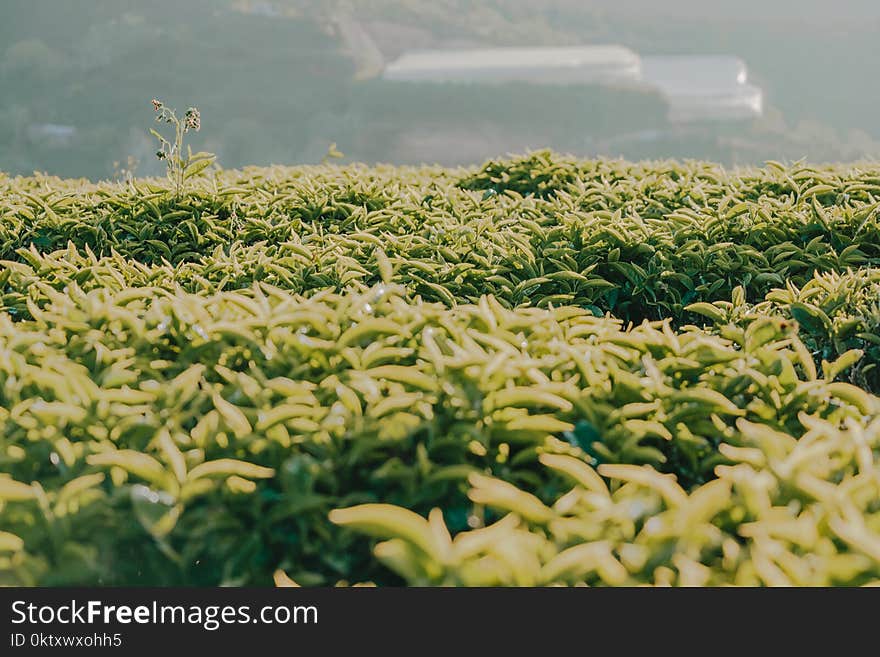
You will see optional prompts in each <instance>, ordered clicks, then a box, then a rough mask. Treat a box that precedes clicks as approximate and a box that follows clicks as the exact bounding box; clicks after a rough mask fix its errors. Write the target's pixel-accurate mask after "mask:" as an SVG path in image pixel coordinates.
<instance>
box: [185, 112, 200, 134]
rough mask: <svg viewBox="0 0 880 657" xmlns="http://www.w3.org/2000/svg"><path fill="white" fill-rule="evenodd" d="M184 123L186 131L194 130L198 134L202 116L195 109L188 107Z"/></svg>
mask: <svg viewBox="0 0 880 657" xmlns="http://www.w3.org/2000/svg"><path fill="white" fill-rule="evenodd" d="M184 120H185V122H186V129H187V130H195V131H196V132H198V131H199V130H201V128H202V115H201V114H200V113H199V110H197V109H196V108H195V107H190V108H189V109H188V110H186V116H185V118H184Z"/></svg>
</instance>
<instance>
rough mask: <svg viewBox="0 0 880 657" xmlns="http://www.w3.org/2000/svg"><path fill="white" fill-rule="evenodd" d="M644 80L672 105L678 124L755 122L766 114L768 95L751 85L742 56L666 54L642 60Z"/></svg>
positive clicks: (671, 111) (674, 117)
mask: <svg viewBox="0 0 880 657" xmlns="http://www.w3.org/2000/svg"><path fill="white" fill-rule="evenodd" d="M641 70H642V80H643V82H644V84H645V85H647V86H648V87H651V88H653V89H656V90H657V91H658V92H659V93H660V94H661V95H662V96H663V97H664V98H665V99H666V102H667V104H668V105H669V119H670V120H671V121H676V122H686V121H711V120H735V119H751V118H756V117H759V116H761V114H762V113H763V105H764V98H763V96H764V94H763V92H762V90H761V88H760V87H757V86H755V85H753V84H749V81H748V69H747V67H746V64H745V62H744V61H743V60H742V59H740V58H739V57H733V56H723V55H664V56H652V57H642V66H641Z"/></svg>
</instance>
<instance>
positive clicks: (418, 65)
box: [382, 45, 764, 123]
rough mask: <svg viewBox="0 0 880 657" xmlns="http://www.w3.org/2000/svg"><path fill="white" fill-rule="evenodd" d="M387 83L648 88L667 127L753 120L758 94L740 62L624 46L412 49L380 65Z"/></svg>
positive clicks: (760, 110) (759, 110)
mask: <svg viewBox="0 0 880 657" xmlns="http://www.w3.org/2000/svg"><path fill="white" fill-rule="evenodd" d="M382 77H383V78H384V79H386V80H396V81H401V82H425V83H431V82H458V83H468V82H471V83H478V84H493V83H505V82H527V83H534V84H539V83H546V84H563V85H576V84H609V85H625V86H633V87H641V88H647V89H651V90H653V91H655V92H657V93H658V94H660V96H661V97H662V98H663V99H664V100H665V101H666V103H667V105H668V107H669V115H668V117H669V120H670V121H672V122H676V123H680V122H693V121H729V120H739V119H751V118H756V117H760V116H761V115H762V113H763V103H764V98H763V95H764V94H763V91H762V90H761V88H760V87H758V86H756V85H753V84H750V83H749V81H748V70H747V68H746V64H745V62H744V61H743V60H742V59H740V58H739V57H735V56H726V55H662V56H645V57H641V56H639V55H638V54H637V53H635V52H633V51H632V50H630V49H628V48H625V47H623V46H615V45H610V46H573V47H535V48H483V49H470V50H419V51H411V52H407V53H404V54H403V55H401V56H400V57H399V58H398V59H397V60H395V61H393V62H391V63H389V64H387V65H386V66H385V70H384V72H383V73H382Z"/></svg>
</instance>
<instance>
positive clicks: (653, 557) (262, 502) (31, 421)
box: [0, 101, 880, 585]
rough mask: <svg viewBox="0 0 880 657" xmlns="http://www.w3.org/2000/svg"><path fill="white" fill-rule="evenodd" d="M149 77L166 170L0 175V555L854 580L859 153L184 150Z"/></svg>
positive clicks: (346, 568) (864, 216) (868, 323)
mask: <svg viewBox="0 0 880 657" xmlns="http://www.w3.org/2000/svg"><path fill="white" fill-rule="evenodd" d="M157 103H158V101H157ZM156 109H157V117H158V118H160V119H161V120H162V121H163V122H165V125H170V126H173V127H174V130H175V133H176V135H175V138H174V141H173V142H172V141H171V140H170V139H169V140H167V141H164V142H163V141H160V146H161V150H160V151H159V152H160V153H163V154H165V155H166V156H167V164H168V166H169V178H170V179H171V181H172V185H171V193H169V189H168V186H167V185H162V184H157V182H156V181H155V180H143V179H136V178H131V179H129V180H127V181H125V182H121V183H115V184H114V183H110V182H104V183H95V184H93V183H88V182H84V181H82V180H59V179H56V178H51V177H47V176H35V177H32V178H22V177H17V178H11V177H4V176H0V583H17V584H44V585H56V584H68V585H69V584H97V583H100V584H141V585H142V584H155V585H167V584H191V585H204V584H212V585H213V584H260V585H264V584H270V583H272V582H273V581H278V582H282V583H285V582H286V583H288V584H290V583H292V582H296V583H300V584H304V585H311V584H325V585H326V584H335V583H337V582H343V583H365V582H374V583H378V584H397V583H401V582H409V583H413V584H461V585H471V584H481V583H482V584H514V585H515V584H527V583H535V584H611V585H615V584H641V583H648V584H684V585H688V584H731V583H732V584H785V583H791V584H846V585H851V584H866V583H871V582H873V581H875V580H876V579H878V576H880V572H878V563H880V555H878V553H877V551H876V543H877V542H878V540H880V539H878V535H880V525H878V519H877V508H876V504H875V502H874V500H875V499H876V498H877V495H878V488H877V482H876V481H875V479H876V477H875V474H876V472H875V471H876V470H877V463H878V455H880V443H878V442H877V436H878V433H877V426H878V421H880V420H878V416H880V398H878V397H876V396H875V395H874V394H873V393H874V392H876V391H878V389H880V379H878V370H877V363H878V359H880V351H878V346H880V337H878V336H880V311H878V302H877V299H878V294H880V278H878V272H880V246H878V245H880V223H878V222H880V218H878V214H880V213H878V211H877V209H878V198H880V169H878V168H877V167H875V166H869V165H853V166H833V167H807V166H804V165H802V164H798V165H793V166H789V167H787V166H783V165H780V164H777V163H768V165H767V166H765V167H761V168H751V169H741V170H737V171H726V170H724V169H722V168H720V167H717V166H714V165H710V164H705V163H696V162H690V163H684V164H678V163H672V162H658V163H641V164H632V163H626V162H609V161H603V160H597V161H579V160H576V159H574V158H566V157H560V156H557V155H555V154H552V153H546V152H538V153H531V154H528V155H526V156H524V157H519V158H515V159H511V160H500V161H494V162H489V163H487V164H486V165H485V166H483V167H480V168H472V169H468V170H462V169H443V168H439V167H423V168H406V167H402V168H395V167H386V166H377V167H365V166H363V165H347V166H329V165H320V166H312V167H297V168H285V167H271V168H249V169H245V170H242V171H217V172H216V173H215V174H214V175H212V176H210V177H205V176H201V177H200V176H197V175H195V173H193V172H194V171H196V169H197V168H199V167H206V166H208V164H209V162H208V160H206V159H199V157H200V156H201V155H202V154H196V155H193V156H190V155H189V149H188V148H187V147H186V145H185V144H184V143H183V139H184V137H185V136H186V135H187V134H188V132H189V131H192V130H195V129H197V128H198V127H199V125H198V124H199V118H198V114H197V113H196V114H192V113H190V114H186V115H184V117H183V119H182V120H181V121H177V118H176V116H175V115H174V113H173V112H172V111H171V110H170V109H168V108H166V107H165V106H164V105H162V104H161V103H158V106H157V108H156ZM162 117H164V118H162ZM169 120H170V123H168V121H169ZM184 153H185V154H186V155H183V156H182V157H181V155H182V154H184ZM196 160H197V161H196ZM187 172H189V173H187ZM572 486H574V487H572ZM365 505H366V506H365ZM435 509H439V511H437V510H435ZM375 539H380V540H382V541H383V542H381V543H379V544H378V545H375V551H374V550H373V547H374V545H373V541H374V540H375Z"/></svg>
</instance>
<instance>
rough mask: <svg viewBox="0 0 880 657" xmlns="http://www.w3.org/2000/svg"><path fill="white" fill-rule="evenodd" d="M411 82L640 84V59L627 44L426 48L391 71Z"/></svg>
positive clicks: (395, 64) (387, 75)
mask: <svg viewBox="0 0 880 657" xmlns="http://www.w3.org/2000/svg"><path fill="white" fill-rule="evenodd" d="M382 77H384V78H385V79H387V80H398V81H405V82H480V83H493V82H496V83H500V82H532V83H551V84H597V83H619V82H633V83H638V81H639V79H640V65H639V56H638V55H637V54H636V53H635V52H633V51H632V50H629V49H628V48H623V47H621V46H574V47H543V48H485V49H476V50H421V51H413V52H408V53H404V54H403V55H401V57H400V58H398V59H397V60H395V61H393V62H391V63H390V64H388V65H387V66H386V67H385V71H384V73H383V76H382Z"/></svg>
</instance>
